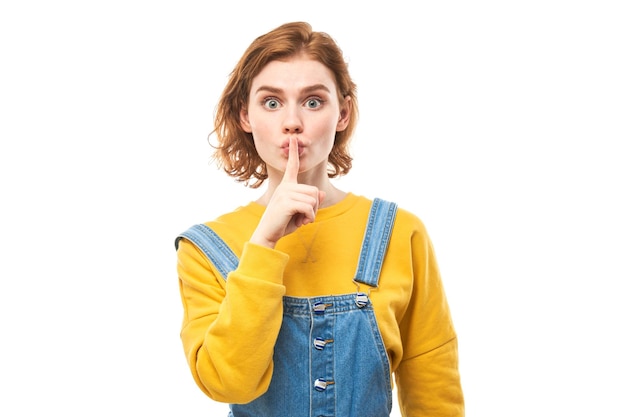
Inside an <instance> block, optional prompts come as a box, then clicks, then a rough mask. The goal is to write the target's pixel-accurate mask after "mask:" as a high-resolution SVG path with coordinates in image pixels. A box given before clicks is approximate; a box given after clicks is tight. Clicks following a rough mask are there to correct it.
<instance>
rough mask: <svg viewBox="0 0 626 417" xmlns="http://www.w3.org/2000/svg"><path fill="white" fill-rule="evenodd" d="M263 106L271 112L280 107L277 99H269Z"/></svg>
mask: <svg viewBox="0 0 626 417" xmlns="http://www.w3.org/2000/svg"><path fill="white" fill-rule="evenodd" d="M263 105H264V106H265V107H266V108H268V109H270V110H275V109H277V108H278V107H279V106H280V103H279V102H278V100H276V99H275V98H268V99H267V100H265V101H264V102H263Z"/></svg>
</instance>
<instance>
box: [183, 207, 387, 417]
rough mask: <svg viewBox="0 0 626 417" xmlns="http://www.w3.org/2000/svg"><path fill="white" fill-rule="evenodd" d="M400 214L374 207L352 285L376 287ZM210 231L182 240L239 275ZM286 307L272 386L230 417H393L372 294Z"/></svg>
mask: <svg viewBox="0 0 626 417" xmlns="http://www.w3.org/2000/svg"><path fill="white" fill-rule="evenodd" d="M395 213H396V205H395V204H394V203H389V202H386V201H384V200H380V199H375V200H374V202H373V204H372V209H371V211H370V217H369V219H368V224H367V228H366V232H365V235H364V238H363V244H362V247H361V256H360V257H359V265H358V266H357V271H356V273H355V278H354V281H355V284H357V288H358V283H362V284H367V285H368V286H370V287H377V286H378V277H379V275H380V268H381V266H382V262H383V258H384V255H385V253H386V249H387V243H388V241H389V238H390V235H391V230H392V228H393V221H394V219H395ZM206 229H208V228H206V226H204V227H197V228H195V232H189V231H187V232H186V233H185V234H183V235H182V236H184V237H187V238H189V239H190V240H191V241H192V242H194V243H196V245H197V246H198V247H199V248H200V249H202V250H203V251H204V252H205V253H206V254H207V256H209V258H210V259H212V261H213V263H214V264H216V266H217V267H218V269H219V270H220V272H221V271H222V270H227V269H230V270H232V269H234V268H235V267H236V266H237V260H236V259H233V257H234V255H232V253H231V252H230V249H228V247H227V246H226V245H225V244H224V242H222V241H221V239H220V238H219V236H217V235H216V234H215V233H213V232H212V231H211V230H210V229H209V230H208V231H207V230H206ZM202 235H204V237H205V239H204V240H203V239H202ZM200 240H202V243H199V242H198V241H200ZM215 252H220V254H215ZM223 275H224V276H226V274H223ZM346 279H350V277H346ZM283 303H284V309H283V322H282V327H281V330H280V333H279V336H278V340H277V342H276V346H275V349H274V373H273V375H272V381H271V383H270V387H269V389H268V391H267V392H266V393H265V394H263V395H261V396H260V397H259V398H257V399H256V400H254V401H252V402H250V403H248V404H231V405H230V412H229V417H331V416H333V417H352V416H355V417H356V416H358V417H388V416H389V414H390V412H391V406H392V391H391V375H390V366H389V359H388V357H387V353H386V350H385V346H384V344H383V340H382V337H381V334H380V331H379V329H378V325H377V324H376V317H375V315H374V310H373V307H372V304H371V302H370V300H369V297H368V294H366V293H363V292H359V291H358V290H357V292H355V293H351V294H344V295H338V296H327V297H311V298H296V297H289V296H285V297H284V298H283Z"/></svg>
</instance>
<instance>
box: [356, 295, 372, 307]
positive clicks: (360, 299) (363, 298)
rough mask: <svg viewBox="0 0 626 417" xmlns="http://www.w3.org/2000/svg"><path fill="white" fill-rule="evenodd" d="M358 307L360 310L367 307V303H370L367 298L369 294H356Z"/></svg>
mask: <svg viewBox="0 0 626 417" xmlns="http://www.w3.org/2000/svg"><path fill="white" fill-rule="evenodd" d="M355 301H356V305H357V306H358V307H359V308H363V307H365V306H366V305H367V303H369V298H368V297H367V294H365V293H363V292H359V293H357V294H356V300H355Z"/></svg>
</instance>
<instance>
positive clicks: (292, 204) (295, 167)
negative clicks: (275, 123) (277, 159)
mask: <svg viewBox="0 0 626 417" xmlns="http://www.w3.org/2000/svg"><path fill="white" fill-rule="evenodd" d="M299 170H300V158H299V156H298V140H297V138H291V139H290V140H289V156H288V158H287V166H286V167H285V173H284V174H283V178H282V180H281V182H280V184H278V186H277V187H276V189H275V190H274V193H273V194H272V196H271V198H270V201H269V203H268V204H267V207H266V209H265V213H264V214H263V217H261V221H260V222H259V224H258V226H257V228H256V230H255V231H254V233H253V234H252V237H251V238H250V242H251V243H254V244H257V245H262V246H267V247H269V248H274V247H275V246H276V243H277V242H278V240H279V239H280V238H282V237H283V236H286V235H288V234H290V233H293V232H294V231H295V230H296V229H298V228H299V227H301V226H304V225H306V224H309V223H312V222H313V221H314V220H315V216H316V214H317V209H318V208H319V206H320V204H321V203H322V201H323V200H324V196H325V194H324V192H323V191H320V190H319V189H318V188H317V187H315V186H312V185H307V184H298V172H299Z"/></svg>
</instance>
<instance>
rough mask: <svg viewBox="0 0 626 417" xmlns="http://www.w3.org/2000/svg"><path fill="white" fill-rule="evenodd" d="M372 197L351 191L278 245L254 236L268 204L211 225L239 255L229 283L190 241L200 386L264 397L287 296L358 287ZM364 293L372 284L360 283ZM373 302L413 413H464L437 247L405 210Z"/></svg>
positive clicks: (189, 281) (184, 284)
mask: <svg viewBox="0 0 626 417" xmlns="http://www.w3.org/2000/svg"><path fill="white" fill-rule="evenodd" d="M370 205H371V200H369V199H367V198H365V197H362V196H357V195H354V194H348V196H347V197H346V198H345V199H344V200H343V201H341V202H340V203H338V204H336V205H334V206H331V207H327V208H323V209H320V210H319V212H318V214H317V218H316V220H315V222H314V223H312V224H309V225H306V226H304V227H302V228H300V229H299V230H298V231H296V232H295V233H292V234H291V235H288V236H285V237H284V238H282V239H281V240H280V241H279V242H278V245H277V246H276V248H275V249H268V248H265V247H261V246H257V245H254V244H250V243H247V241H248V239H249V238H250V236H251V234H252V232H253V231H254V228H255V226H256V224H257V223H258V222H259V220H260V218H261V215H262V214H263V211H264V207H263V206H261V205H259V204H256V203H250V204H248V205H247V206H244V207H240V208H238V209H237V210H235V211H233V212H231V213H228V214H225V215H223V216H221V217H219V218H218V219H216V220H215V221H211V222H207V223H206V224H207V225H208V226H210V227H211V228H212V229H213V230H214V231H215V232H216V233H217V234H218V235H219V236H220V237H221V238H222V239H224V241H225V242H226V243H227V244H228V245H229V246H230V248H231V249H232V250H233V252H234V253H235V254H236V255H237V256H238V257H239V259H240V263H239V267H238V268H237V269H236V270H235V271H233V272H231V273H230V274H229V276H228V279H227V280H224V279H223V278H222V277H221V276H220V275H219V273H218V272H217V271H216V270H215V268H214V267H213V266H212V265H211V264H210V262H209V261H208V260H207V259H206V258H205V257H204V255H203V254H202V253H201V252H200V251H199V250H198V249H197V248H196V247H195V246H193V245H192V244H191V243H190V242H188V241H187V240H185V239H183V240H181V242H180V245H179V249H178V266H177V268H178V276H179V283H180V293H181V297H182V302H183V306H184V318H183V324H182V331H181V338H182V342H183V347H184V351H185V354H186V357H187V361H188V363H189V366H190V369H191V372H192V375H193V377H194V379H195V381H196V383H197V384H198V386H199V387H200V388H201V389H202V390H203V391H204V392H205V393H206V394H207V395H208V396H209V397H211V398H213V399H214V400H216V401H221V402H228V403H246V402H249V401H251V400H253V399H255V398H257V397H258V396H260V395H261V394H263V393H264V392H265V391H266V389H267V387H268V385H269V382H270V379H271V375H272V369H273V362H272V360H273V358H272V353H273V345H274V341H275V340H276V337H277V335H278V332H279V330H280V325H281V320H282V297H283V296H284V295H289V296H295V297H310V296H320V295H338V294H345V293H352V292H355V291H356V288H357V287H356V285H355V284H354V282H353V281H352V279H353V277H354V274H355V271H356V267H357V263H358V255H359V251H360V248H361V243H362V237H363V233H364V231H365V225H366V219H367V216H368V213H369V208H370ZM360 290H361V291H364V292H367V290H368V288H367V287H366V286H364V285H363V284H361V287H360ZM370 299H371V301H372V304H373V306H374V312H375V315H376V318H377V321H378V325H379V328H380V331H381V335H382V338H383V341H384V343H385V347H386V350H387V353H388V356H389V361H390V366H391V372H393V373H394V375H395V381H396V384H397V388H398V395H399V401H400V404H399V406H400V410H401V412H402V415H403V416H405V417H409V416H418V415H419V416H421V417H424V416H462V415H464V404H463V401H464V400H463V393H462V389H461V383H460V377H459V373H458V363H457V361H458V353H457V341H456V334H455V331H454V326H453V324H452V319H451V317H450V311H449V308H448V304H447V300H446V297H445V293H444V289H443V285H442V282H441V279H440V275H439V270H438V267H437V262H436V259H435V254H434V251H433V247H432V244H431V241H430V238H429V237H428V234H427V232H426V229H425V227H424V225H423V224H422V222H421V221H420V220H419V218H418V217H416V216H415V215H413V214H412V213H409V212H407V211H406V210H403V209H401V208H400V209H399V210H398V213H397V216H396V221H395V225H394V230H393V233H392V236H391V240H390V243H389V248H388V251H387V255H386V257H385V260H384V263H383V267H382V271H381V277H380V280H379V288H377V289H373V290H372V291H371V293H370Z"/></svg>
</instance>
